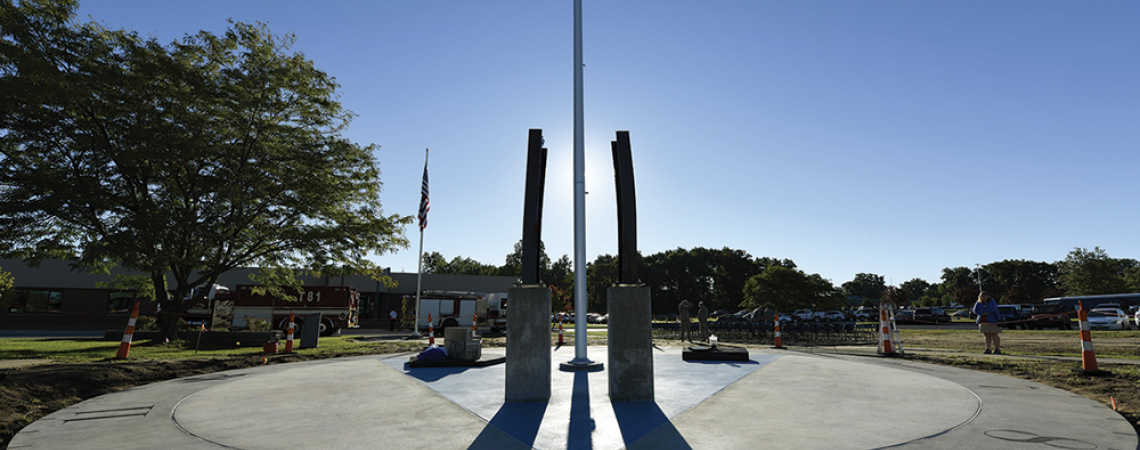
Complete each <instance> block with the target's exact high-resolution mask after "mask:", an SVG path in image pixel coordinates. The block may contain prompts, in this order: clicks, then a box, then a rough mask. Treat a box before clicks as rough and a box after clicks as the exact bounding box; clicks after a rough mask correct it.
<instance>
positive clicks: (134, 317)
mask: <svg viewBox="0 0 1140 450" xmlns="http://www.w3.org/2000/svg"><path fill="white" fill-rule="evenodd" d="M138 320H139V302H135V309H134V310H133V311H131V320H128V321H127V330H126V331H124V332H123V342H122V343H120V344H119V353H117V354H115V359H127V356H130V354H131V338H133V337H134V336H135V322H138Z"/></svg>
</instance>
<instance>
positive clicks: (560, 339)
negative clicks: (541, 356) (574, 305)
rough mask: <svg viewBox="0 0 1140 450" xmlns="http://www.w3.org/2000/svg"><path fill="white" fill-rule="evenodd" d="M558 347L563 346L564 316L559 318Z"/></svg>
mask: <svg viewBox="0 0 1140 450" xmlns="http://www.w3.org/2000/svg"><path fill="white" fill-rule="evenodd" d="M558 345H562V316H558Z"/></svg>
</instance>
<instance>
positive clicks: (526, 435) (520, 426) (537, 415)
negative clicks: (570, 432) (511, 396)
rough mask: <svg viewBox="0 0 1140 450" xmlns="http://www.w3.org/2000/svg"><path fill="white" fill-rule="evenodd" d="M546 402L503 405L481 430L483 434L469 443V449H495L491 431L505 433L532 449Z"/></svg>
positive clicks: (495, 445)
mask: <svg viewBox="0 0 1140 450" xmlns="http://www.w3.org/2000/svg"><path fill="white" fill-rule="evenodd" d="M546 406H547V403H546V402H541V403H504V404H503V406H502V407H500V408H499V412H497V413H495V417H492V418H491V421H490V422H489V423H487V426H486V427H484V428H483V432H481V433H479V436H478V437H476V438H475V441H474V442H472V443H471V448H476V449H481V448H497V447H498V445H497V444H496V443H497V442H498V441H497V434H498V433H495V432H494V431H493V429H498V430H500V431H502V432H504V433H507V434H508V435H510V436H511V437H513V438H515V439H518V440H519V442H522V443H523V444H526V446H527V447H534V441H535V438H536V437H537V436H538V428H539V426H541V425H542V419H543V417H545V416H546Z"/></svg>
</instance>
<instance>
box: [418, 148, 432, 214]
mask: <svg viewBox="0 0 1140 450" xmlns="http://www.w3.org/2000/svg"><path fill="white" fill-rule="evenodd" d="M427 169H428V166H427V158H426V157H425V158H424V183H423V187H422V188H421V189H420V194H421V195H420V231H423V230H424V228H427V214H428V211H430V210H431V204H430V202H428V174H427Z"/></svg>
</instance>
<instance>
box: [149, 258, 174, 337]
mask: <svg viewBox="0 0 1140 450" xmlns="http://www.w3.org/2000/svg"><path fill="white" fill-rule="evenodd" d="M151 281H152V282H153V283H154V299H155V301H157V302H158V305H159V307H160V308H161V309H162V311H161V312H160V313H159V314H158V331H159V334H160V335H161V336H162V337H164V338H166V339H167V340H169V341H177V340H178V313H179V310H180V307H181V306H182V305H181V304H180V302H175V301H174V300H173V299H171V298H170V294H169V293H168V292H167V291H166V278H165V277H163V276H162V274H161V273H158V274H151Z"/></svg>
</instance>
